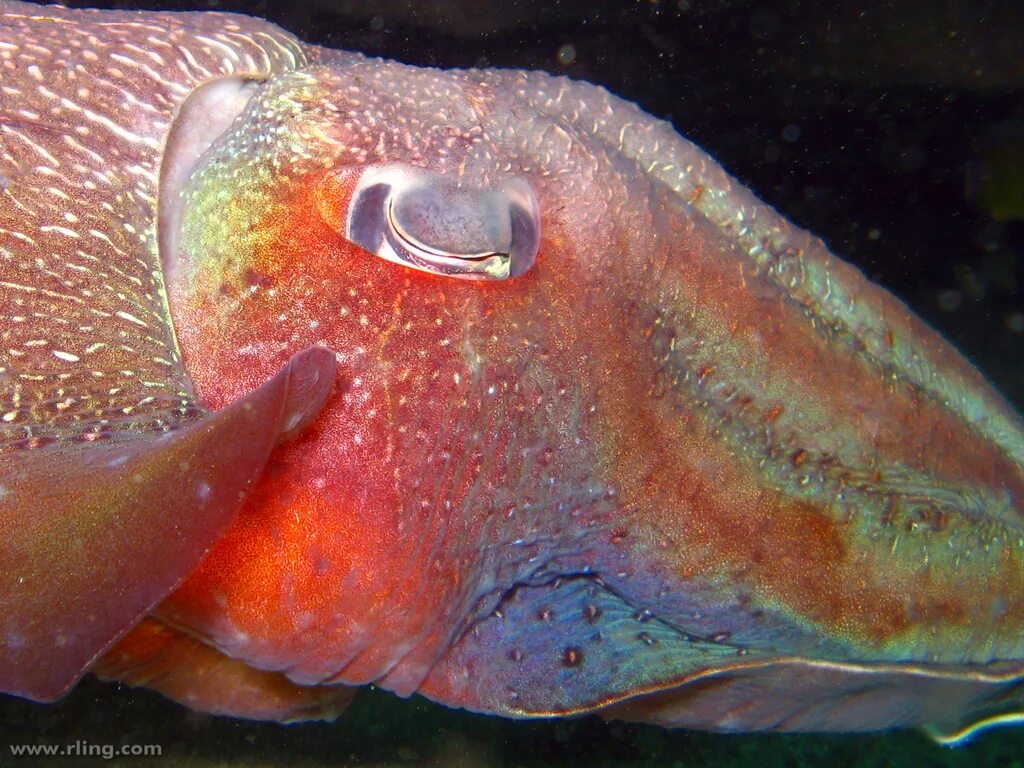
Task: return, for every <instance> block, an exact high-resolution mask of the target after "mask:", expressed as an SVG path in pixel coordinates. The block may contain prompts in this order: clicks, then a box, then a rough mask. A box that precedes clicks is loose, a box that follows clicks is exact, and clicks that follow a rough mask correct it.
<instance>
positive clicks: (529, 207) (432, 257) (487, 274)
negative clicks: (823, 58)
mask: <svg viewBox="0 0 1024 768" xmlns="http://www.w3.org/2000/svg"><path fill="white" fill-rule="evenodd" d="M354 173H358V178H357V179H356V180H355V183H354V186H353V187H352V189H351V196H350V197H349V202H348V215H347V217H345V221H344V222H343V223H342V222H339V224H342V225H343V226H344V231H343V234H344V237H345V239H346V240H348V241H349V242H351V243H353V244H355V245H358V246H359V247H360V248H363V249H364V250H366V251H369V252H370V253H373V254H376V255H377V256H380V257H381V258H384V259H387V260H388V261H393V262H396V263H398V264H404V265H406V266H410V267H414V268H416V269H420V270H423V271H425V272H434V273H437V274H442V275H448V276H451V277H460V278H465V279H470V280H505V279H507V278H509V277H518V276H519V275H521V274H523V273H524V272H526V271H527V270H528V269H529V268H530V267H531V266H532V265H533V263H534V261H535V260H536V258H537V250H538V248H539V246H540V207H539V206H538V204H537V198H536V196H535V195H534V193H533V190H532V189H531V187H530V185H529V184H528V183H527V182H525V181H523V180H522V179H516V178H513V179H507V180H503V181H502V182H501V183H500V184H497V185H495V186H493V187H475V186H469V185H467V184H464V183H462V182H461V181H460V180H457V179H453V178H451V177H448V176H445V175H443V174H439V173H433V172H431V171H427V170H423V169H422V168H414V167H412V166H408V165H402V164H388V165H381V166H369V167H364V168H361V169H359V170H358V171H355V170H354V169H347V170H345V171H342V172H340V174H341V175H342V176H343V177H347V179H346V180H348V181H351V180H352V176H353V174H354ZM340 180H341V179H339V178H338V177H335V181H340Z"/></svg>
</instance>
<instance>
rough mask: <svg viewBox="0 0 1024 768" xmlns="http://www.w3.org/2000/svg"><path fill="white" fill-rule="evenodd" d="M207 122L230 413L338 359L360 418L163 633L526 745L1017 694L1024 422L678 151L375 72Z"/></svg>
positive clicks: (628, 133)
mask: <svg viewBox="0 0 1024 768" xmlns="http://www.w3.org/2000/svg"><path fill="white" fill-rule="evenodd" d="M196 114H201V115H205V117H206V119H205V121H203V120H199V121H192V122H191V123H189V124H190V125H193V126H194V127H192V128H189V130H187V131H186V130H184V129H181V128H179V129H176V133H174V134H172V137H171V140H170V141H169V144H168V153H167V158H166V159H165V168H164V170H163V176H162V181H163V186H162V195H163V199H162V200H161V215H160V221H161V233H160V237H161V249H162V255H163V261H164V264H163V266H164V274H165V277H166V280H167V285H168V293H169V296H170V304H171V310H172V315H173V320H174V323H175V330H176V334H177V339H178V342H179V344H180V346H181V349H182V353H183V358H184V362H185V367H186V369H187V371H188V373H189V375H190V376H191V378H192V380H193V381H194V383H195V386H196V390H197V394H198V396H199V398H200V400H201V401H202V402H203V403H204V404H206V405H208V406H210V407H213V408H218V407H221V406H223V405H225V404H227V403H230V402H233V401H235V400H237V399H238V398H239V397H240V396H242V395H244V393H246V392H247V391H249V390H251V389H252V388H253V387H254V386H255V385H256V384H257V383H258V382H261V381H263V380H265V379H266V378H267V377H268V376H269V375H270V374H272V373H273V372H274V371H276V370H279V369H280V367H281V366H282V364H284V363H285V361H287V360H288V359H289V356H290V355H291V354H293V353H294V352H295V351H296V350H299V349H303V348H306V347H309V346H319V347H326V348H328V349H330V350H332V351H333V352H334V354H335V356H336V359H337V363H338V385H337V388H336V390H335V393H334V395H333V397H332V399H331V400H329V401H328V403H327V406H326V407H325V409H324V411H323V412H322V414H321V415H320V416H319V418H318V419H317V420H316V422H315V423H314V424H313V427H312V428H311V430H310V431H309V432H308V433H307V434H306V436H305V437H303V438H302V439H300V440H299V441H298V442H295V443H292V444H289V445H286V446H283V447H281V448H279V449H278V451H277V453H276V454H275V457H274V459H273V460H272V463H271V466H270V467H269V468H268V470H267V472H266V474H265V476H264V477H263V478H262V480H261V482H260V484H259V485H258V486H257V487H256V488H255V490H254V491H253V494H252V496H251V497H250V499H249V500H248V501H247V502H246V507H245V510H244V511H243V514H242V515H241V516H240V518H239V520H238V521H237V523H236V524H235V525H234V526H233V527H232V528H231V530H230V531H229V532H228V534H227V535H226V536H225V537H224V539H223V540H222V541H221V542H220V543H219V544H218V545H217V546H216V547H215V548H214V550H213V551H212V552H211V553H210V555H209V556H208V557H207V558H206V559H205V560H204V561H203V563H202V564H201V566H200V567H199V569H198V571H196V572H195V573H194V574H193V575H192V577H191V578H190V579H189V580H188V581H186V583H185V584H184V585H183V586H182V587H181V588H180V589H179V590H178V591H177V592H176V593H175V594H174V595H172V596H171V598H170V599H169V600H168V601H166V602H165V603H164V604H163V605H162V606H161V607H160V609H159V610H158V611H157V613H156V616H157V617H158V618H159V619H161V620H163V621H166V622H167V623H168V624H169V625H171V626H174V627H178V628H182V629H184V630H186V631H187V632H188V633H189V634H190V635H193V636H196V637H200V638H202V639H203V640H204V642H206V643H208V644H209V645H211V646H213V647H214V648H216V649H217V650H218V651H219V652H221V653H223V654H226V655H228V656H231V657H234V658H236V659H240V660H242V661H243V662H245V663H246V664H251V665H253V666H255V667H258V668H260V669H270V670H286V671H287V675H288V677H289V678H290V679H291V680H292V681H294V682H297V683H300V684H302V685H312V684H319V683H347V684H360V683H366V682H370V681H376V682H378V683H379V684H381V685H383V686H385V687H388V688H390V689H393V690H396V691H398V692H400V693H404V694H408V693H411V692H412V691H416V690H420V691H423V692H425V693H427V694H428V695H431V696H433V697H435V698H438V699H440V700H442V701H446V702H448V703H452V704H457V705H461V706H467V707H471V708H476V709H482V710H487V711H495V712H501V713H506V714H518V715H535V714H552V713H567V712H579V711H584V710H588V709H594V708H597V707H600V706H605V705H609V704H613V703H615V702H619V701H622V700H624V699H628V698H630V697H635V696H638V695H641V694H646V693H651V694H653V693H655V692H657V691H666V690H671V691H676V690H678V691H685V692H681V693H678V694H672V695H669V696H667V698H666V699H664V700H663V699H657V698H652V699H651V701H652V702H662V703H660V704H657V703H656V704H651V705H650V706H651V708H652V710H651V711H650V712H647V711H644V712H641V713H640V714H638V715H637V716H639V717H642V718H645V719H651V720H657V721H660V722H672V723H675V724H690V725H699V726H702V727H731V728H764V727H775V726H774V725H773V723H774V722H775V721H772V720H771V718H772V717H775V715H774V714H772V713H771V712H769V711H768V710H766V709H763V708H762V709H758V708H757V707H747V705H748V704H750V702H754V701H761V700H767V699H768V698H771V697H773V696H775V695H789V696H790V697H791V701H792V709H793V711H794V712H796V711H799V712H801V713H803V714H801V715H800V716H799V718H798V720H794V721H793V722H792V723H790V724H789V725H792V727H794V728H800V729H816V728H817V729H860V728H872V727H884V726H886V725H900V724H915V723H921V722H925V721H936V720H942V719H944V718H945V719H951V718H953V719H955V717H957V716H959V715H961V714H962V713H964V712H970V711H973V710H974V709H977V708H979V707H980V706H981V704H979V703H978V702H979V701H982V702H983V701H984V700H987V698H986V697H989V696H991V695H994V694H993V693H992V692H993V691H1001V690H1002V687H1003V686H1009V685H1012V683H1013V680H1015V679H1016V678H1015V675H1017V674H1019V666H1014V665H1013V664H1011V663H1010V662H1012V660H1014V659H1019V658H1020V657H1021V656H1022V653H1024V650H1022V646H1021V640H1020V638H1021V636H1022V634H1021V627H1022V626H1024V603H1022V601H1021V595H1020V591H1019V584H1020V574H1021V567H1022V566H1021V560H1022V556H1024V555H1022V550H1021V547H1020V546H1019V545H1018V544H1012V542H1014V541H1018V542H1019V536H1018V534H1017V533H1014V531H1017V530H1018V529H1019V526H1020V522H1019V520H1020V507H1019V501H1016V502H1015V501H1014V499H1018V500H1019V498H1021V497H1022V495H1021V491H1022V490H1024V473H1022V471H1021V462H1022V458H1024V448H1022V446H1024V442H1022V440H1021V437H1020V424H1019V421H1018V420H1017V418H1016V416H1015V415H1014V414H1013V412H1012V410H1011V409H1010V408H1009V407H1008V406H1006V405H1005V403H1003V402H1002V401H1001V400H1000V399H999V397H998V395H996V394H995V393H993V392H992V391H991V389H990V388H988V386H987V385H986V384H985V383H984V381H983V380H982V379H981V377H980V376H979V375H978V374H977V373H976V372H974V371H973V370H972V369H971V368H970V367H969V366H968V365H967V364H966V363H965V362H964V361H963V359H962V358H960V357H959V355H957V354H956V353H955V352H954V351H953V350H952V349H950V348H949V347H948V345H946V344H945V343H944V342H943V341H942V340H941V339H940V338H939V337H938V336H936V335H935V334H934V333H933V332H932V331H930V330H928V329H927V328H926V327H924V326H923V324H921V323H920V321H918V320H917V319H915V318H914V317H913V316H912V315H911V314H910V313H909V312H908V310H907V309H906V308H905V307H904V306H903V305H902V304H900V303H899V302H898V301H896V300H895V299H893V298H892V297H891V296H889V295H888V294H886V293H885V292H884V291H882V290H881V289H879V288H877V287H875V286H872V285H870V284H869V283H868V282H867V281H865V280H864V278H863V277H862V276H861V275H860V274H859V273H858V272H857V271H856V270H854V269H852V268H851V267H848V266H846V265H844V264H842V263H841V262H838V261H837V260H835V259H834V258H833V257H831V256H830V255H829V254H828V253H827V251H826V250H825V249H824V247H823V246H822V244H821V243H820V242H819V241H816V240H813V239H811V238H809V237H808V236H807V235H806V234H805V233H802V232H800V231H798V230H794V229H793V228H791V227H790V226H789V225H788V224H787V223H786V222H785V221H784V220H782V219H781V218H780V217H778V216H777V215H776V214H774V212H772V211H770V210H769V209H767V208H766V207H765V206H763V204H760V203H758V202H757V201H756V200H755V199H754V198H753V197H752V196H751V195H749V193H747V192H745V191H744V190H742V189H738V188H736V187H735V185H734V183H733V182H732V181H731V180H730V179H729V178H728V177H727V176H726V175H725V174H724V173H723V172H722V171H721V170H720V169H719V168H718V166H717V165H715V164H714V163H713V162H712V161H711V160H710V159H709V158H707V156H706V155H704V154H703V153H701V152H700V151H699V150H697V149H696V148H695V147H693V145H691V144H689V143H688V142H686V141H684V140H682V139H681V138H680V137H678V136H677V135H676V134H675V133H674V132H673V131H672V130H671V129H670V127H668V126H667V125H666V124H664V123H661V122H659V121H656V120H654V119H652V118H650V117H649V116H646V115H643V114H642V113H641V112H639V111H638V110H637V109H636V108H635V107H633V106H632V105H629V104H626V103H624V102H621V101H619V100H617V99H615V98H614V97H612V96H610V95H608V94H607V93H605V92H604V91H603V90H601V89H599V88H596V87H594V86H588V85H585V84H578V83H571V82H569V81H566V80H562V79H558V78H552V77H549V76H546V75H541V74H530V73H522V72H494V71H465V72H444V73H442V72H438V71H434V70H418V69H414V68H410V67H405V66H402V65H398V64H390V63H385V62H376V61H374V62H368V61H365V60H362V59H358V58H346V59H338V60H337V61H333V62H332V61H328V62H327V63H323V64H321V65H318V66H314V67H311V68H308V69H305V70H300V71H295V72H291V73H288V74H285V75H282V76H279V77H276V78H274V79H272V80H269V81H267V82H248V83H246V82H240V81H225V82H219V83H215V84H213V85H212V86H207V87H206V89H204V90H202V91H200V92H197V93H196V94H194V95H193V96H192V97H190V101H189V102H188V103H186V105H185V107H184V108H183V109H182V118H180V120H179V122H181V124H182V125H185V124H186V122H188V121H185V120H184V117H186V116H189V115H196ZM195 126H198V127H195ZM937 436H938V437H937ZM1015 504H1016V505H1017V506H1014V505H1015ZM908 537H909V538H908ZM996 540H998V541H1000V542H1011V543H1007V544H1005V546H1004V545H1003V544H1000V546H999V547H989V546H987V545H986V542H991V541H996ZM908 542H909V543H908ZM968 551H969V552H971V556H970V557H969V558H968V557H966V556H964V557H962V556H961V555H964V553H966V552H968ZM981 552H984V553H985V554H984V555H979V553H981ZM922 564H923V565H922ZM977 594H982V595H984V597H983V599H977V598H976V595H977ZM652 619H656V621H652ZM1004 662H1005V663H1006V664H1007V666H1006V667H1000V666H999V664H1000V663H1004ZM773 664H774V665H777V666H776V667H772V666H771V665H773ZM872 664H878V665H885V664H888V665H889V666H885V667H884V669H882V668H880V669H879V671H878V672H877V675H876V674H875V669H874V668H873V667H871V666H870V665H872ZM973 664H978V665H992V664H995V666H989V667H988V668H987V669H988V670H989V671H988V672H985V673H984V674H982V673H978V675H980V677H979V676H975V673H974V672H973V671H971V672H964V671H963V670H964V669H967V668H968V667H964V666H960V665H968V666H969V665H973ZM899 665H904V666H899ZM935 665H938V666H937V667H936V668H937V669H939V671H938V672H934V673H933V667H935ZM755 668H756V671H751V672H749V674H748V673H747V671H749V670H755ZM971 669H973V668H971ZM807 675H810V677H811V678H814V680H817V681H818V682H817V684H816V686H817V687H815V686H812V685H809V684H808V683H807V680H808V679H810V678H807ZM985 675H989V676H988V677H985ZM708 676H717V677H715V678H714V679H713V680H712V679H707V680H704V678H706V677H708ZM701 680H704V682H700V684H699V685H695V686H688V681H689V682H694V681H696V682H699V681H701ZM908 680H910V681H911V682H909V683H908V682H907V681H908ZM751 681H753V682H751ZM947 683H948V685H949V686H951V687H949V689H948V690H949V691H952V692H951V693H949V695H947V696H946V697H945V698H943V697H942V696H936V695H935V692H936V691H937V690H940V689H943V688H944V686H947ZM744 686H746V687H744ZM895 691H899V692H900V694H899V695H890V694H891V693H893V692H895ZM845 694H850V696H849V702H846V701H844V702H843V703H842V705H841V706H840V705H839V704H835V702H838V701H839V700H840V699H842V698H843V697H844V695H845ZM688 697H697V698H696V699H693V700H692V701H691V698H688ZM700 697H703V698H700ZM801 697H803V698H801ZM697 699H700V702H699V703H694V702H695V701H697ZM825 700H829V701H833V704H834V706H829V707H817V706H816V705H817V704H819V703H821V702H822V701H825ZM687 702H689V703H687ZM929 702H930V703H929ZM745 707H746V709H744V708H745ZM741 710H742V713H740V712H741ZM638 712H639V710H638ZM787 722H788V721H787ZM775 725H778V724H777V723H775ZM779 727H782V726H779ZM787 727H788V726H787Z"/></svg>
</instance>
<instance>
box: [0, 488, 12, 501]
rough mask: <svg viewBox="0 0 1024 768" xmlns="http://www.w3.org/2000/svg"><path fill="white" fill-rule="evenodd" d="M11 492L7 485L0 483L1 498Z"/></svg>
mask: <svg viewBox="0 0 1024 768" xmlns="http://www.w3.org/2000/svg"><path fill="white" fill-rule="evenodd" d="M9 493H10V491H9V490H8V489H7V486H5V485H0V499H3V498H4V497H6V496H7V494H9Z"/></svg>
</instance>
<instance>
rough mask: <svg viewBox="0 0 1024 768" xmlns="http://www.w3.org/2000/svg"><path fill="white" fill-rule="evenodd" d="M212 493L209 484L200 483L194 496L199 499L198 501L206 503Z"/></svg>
mask: <svg viewBox="0 0 1024 768" xmlns="http://www.w3.org/2000/svg"><path fill="white" fill-rule="evenodd" d="M212 491H213V489H212V488H210V485H209V483H200V484H199V489H198V490H197V491H196V496H198V497H199V500H200V501H206V500H207V499H209V498H210V494H211V493H212Z"/></svg>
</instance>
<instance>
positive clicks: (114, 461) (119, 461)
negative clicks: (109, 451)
mask: <svg viewBox="0 0 1024 768" xmlns="http://www.w3.org/2000/svg"><path fill="white" fill-rule="evenodd" d="M126 461H128V454H125V455H124V456H118V457H117V458H116V459H111V460H110V461H109V462H107V466H108V467H120V466H121V465H122V464H124V463H125V462H126Z"/></svg>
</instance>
